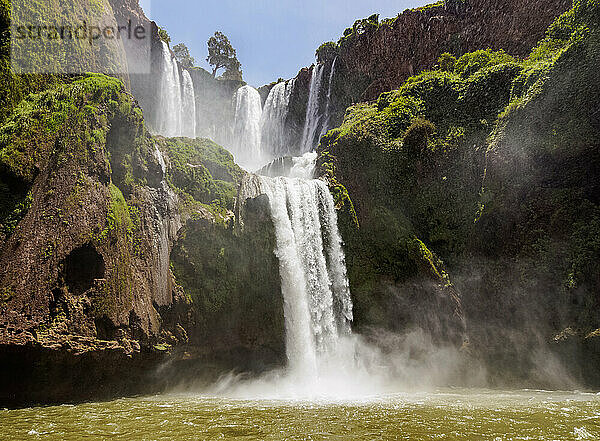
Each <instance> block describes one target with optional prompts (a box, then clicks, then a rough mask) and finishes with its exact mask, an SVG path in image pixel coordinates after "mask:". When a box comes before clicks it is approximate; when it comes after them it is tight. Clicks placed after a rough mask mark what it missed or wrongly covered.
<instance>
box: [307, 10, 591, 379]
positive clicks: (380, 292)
mask: <svg viewBox="0 0 600 441" xmlns="http://www.w3.org/2000/svg"><path fill="white" fill-rule="evenodd" d="M599 11H600V4H599V3H598V1H597V0H577V1H575V2H574V6H573V8H572V9H571V10H570V11H568V12H567V13H565V14H563V15H562V16H561V17H559V18H558V19H557V20H556V21H555V22H554V23H553V24H552V26H550V28H549V29H548V31H547V34H546V37H545V38H544V39H543V40H542V41H541V42H540V43H539V44H538V46H537V47H536V48H535V49H533V51H532V52H531V55H530V56H529V57H528V58H526V59H524V60H519V59H516V58H514V57H511V56H509V55H507V54H506V53H504V52H502V51H500V52H494V51H491V50H479V51H476V52H472V53H467V54H464V55H462V56H460V57H458V58H455V57H453V56H452V55H450V54H444V55H443V56H442V57H441V58H440V60H439V62H438V68H437V69H436V70H432V71H426V72H423V73H421V74H419V75H416V76H413V77H411V78H409V79H408V80H407V81H406V82H405V83H404V84H403V85H402V87H400V88H399V89H398V90H395V91H392V92H388V93H384V94H382V95H381V96H380V97H379V99H378V100H377V101H376V102H373V103H365V104H358V105H355V106H353V107H351V108H349V109H348V111H347V113H346V116H345V118H344V122H343V124H342V126H341V127H340V128H338V129H335V130H332V131H330V132H329V133H328V134H327V135H326V137H324V138H323V139H322V142H321V145H320V147H319V150H320V163H321V167H322V170H323V171H324V172H325V173H326V174H328V175H329V177H330V179H331V180H332V182H333V184H334V187H335V188H338V187H340V186H343V187H344V188H345V189H347V191H348V194H349V198H351V199H352V202H353V207H354V208H355V209H356V213H357V217H358V220H359V223H360V229H359V230H356V229H355V227H353V226H352V225H353V223H352V222H349V221H348V220H346V221H344V232H345V234H344V237H345V239H346V243H347V254H348V269H349V275H350V281H351V287H352V289H353V295H354V296H355V298H356V301H355V304H356V308H357V314H356V317H357V324H358V325H359V326H360V325H364V326H369V325H373V324H379V323H385V324H387V325H388V326H390V324H391V323H393V325H396V323H397V322H396V323H394V322H393V321H392V320H391V317H387V318H386V319H382V318H381V317H374V316H373V314H374V313H375V311H380V314H385V313H388V312H389V311H390V309H391V308H392V306H390V305H395V304H396V303H397V302H398V301H399V298H402V299H410V298H411V293H414V289H415V288H414V286H415V282H414V280H415V277H417V280H422V279H420V278H418V276H419V274H420V273H419V269H418V266H414V264H416V263H417V262H418V261H419V258H420V257H419V258H417V259H416V260H415V258H414V257H413V256H415V254H414V253H411V244H412V243H414V241H415V239H416V238H419V239H420V240H421V241H422V243H423V245H424V246H425V247H426V248H427V249H429V250H431V251H433V252H435V254H436V255H437V256H439V257H440V258H441V259H443V261H444V263H445V265H444V266H445V267H446V268H448V270H449V273H450V274H451V275H452V274H454V275H455V277H454V278H453V280H454V283H455V286H457V287H458V288H459V290H460V291H461V292H462V295H463V306H464V308H465V312H466V315H467V322H469V321H470V322H471V323H472V326H474V327H475V328H476V331H473V332H472V333H470V335H471V336H475V338H476V339H477V343H478V345H479V350H482V351H483V350H484V346H490V347H487V348H485V350H486V351H489V352H490V353H495V354H496V355H498V354H499V353H502V351H505V348H502V339H503V338H504V337H503V334H502V333H501V332H500V333H499V332H498V330H497V329H496V328H495V326H503V325H502V324H501V323H503V324H504V325H506V324H508V323H510V325H508V326H509V327H510V326H513V327H514V328H513V329H522V330H523V329H526V328H527V326H528V325H527V323H529V322H530V320H531V319H532V318H533V319H534V320H542V322H540V323H543V324H540V331H539V332H541V333H542V334H543V335H544V338H543V339H545V340H546V341H550V340H551V339H552V337H553V336H554V333H558V332H559V331H561V330H562V329H563V328H564V327H567V326H572V327H573V328H575V329H579V330H580V333H581V335H587V334H588V333H589V332H590V331H592V330H593V329H595V328H597V327H598V326H599V325H600V317H599V316H598V314H597V311H598V310H599V308H598V306H599V305H598V300H597V296H596V295H595V293H596V292H597V289H598V286H599V285H598V283H599V281H598V277H597V274H598V271H597V262H598V260H599V258H600V254H599V253H600V249H599V248H598V242H597V240H596V239H594V238H595V237H597V236H598V235H600V231H598V230H597V225H598V222H597V220H598V209H599V207H598V199H597V195H598V194H600V193H599V191H598V190H599V189H598V184H597V182H598V179H597V177H598V170H599V169H600V168H599V162H598V154H597V152H598V148H599V146H600V139H599V138H598V133H599V131H598V127H599V125H598V124H599V121H600V115H599V111H598V108H597V100H594V99H590V97H594V96H600V91H599V90H598V82H597V81H596V80H595V77H596V76H597V71H598V68H599V67H600V56H599V55H600V54H599V51H598V47H600V45H599V44H598V29H599V26H598V23H599V21H598V17H599ZM335 191H336V192H339V190H335ZM344 218H345V219H350V217H345V216H343V217H342V219H344ZM432 255H433V254H432ZM399 262H401V264H399ZM411 262H414V264H413V266H412V267H411ZM442 267H443V266H442ZM411 281H412V282H411ZM398 292H402V295H401V296H399V295H398V294H397V293H398ZM540 295H544V296H545V297H544V300H543V301H542V300H540V298H539V297H538V296H540ZM516 298H519V299H520V300H519V301H518V302H517V301H516V300H515V299H516ZM420 300H422V298H421V299H420ZM404 301H406V300H404ZM408 301H410V300H408ZM514 302H517V303H518V304H519V305H520V307H519V310H517V311H515V310H514ZM536 303H537V304H536ZM511 305H513V306H511ZM534 305H535V306H534ZM411 306H414V305H412V304H411ZM511 308H512V309H511ZM400 310H403V309H402V308H400ZM490 311H493V312H494V314H493V315H494V317H495V318H492V316H490V315H489V314H490ZM511 311H512V312H511ZM395 317H396V321H398V317H402V314H399V315H395ZM509 317H510V318H509ZM502 320H505V321H506V322H502ZM486 322H487V323H486ZM482 323H486V324H487V330H486V326H483V325H482ZM417 324H418V323H417ZM482 326H483V327H482ZM531 338H532V339H534V340H535V336H531ZM513 355H514V354H513ZM498 356H499V355H498ZM515 363H517V361H515ZM525 364H527V363H525ZM524 369H525V370H526V369H527V368H526V367H524Z"/></svg>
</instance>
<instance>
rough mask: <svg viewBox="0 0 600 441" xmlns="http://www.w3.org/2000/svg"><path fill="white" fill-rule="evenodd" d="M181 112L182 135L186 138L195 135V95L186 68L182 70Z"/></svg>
mask: <svg viewBox="0 0 600 441" xmlns="http://www.w3.org/2000/svg"><path fill="white" fill-rule="evenodd" d="M181 112H182V118H181V119H182V131H181V132H182V133H181V134H182V135H183V136H187V137H188V138H194V137H195V136H196V97H195V94H194V83H193V82H192V77H191V76H190V73H189V72H188V71H187V70H184V71H183V106H182V108H181Z"/></svg>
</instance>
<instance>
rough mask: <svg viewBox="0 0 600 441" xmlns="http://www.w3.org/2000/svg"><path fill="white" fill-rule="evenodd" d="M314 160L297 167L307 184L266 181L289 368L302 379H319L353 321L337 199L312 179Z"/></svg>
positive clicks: (263, 182) (290, 180) (292, 180)
mask: <svg viewBox="0 0 600 441" xmlns="http://www.w3.org/2000/svg"><path fill="white" fill-rule="evenodd" d="M310 155H311V156H310V157H309V156H305V157H304V158H303V159H304V160H303V161H301V160H298V162H297V163H296V164H295V167H296V166H297V167H296V173H297V174H298V175H299V176H301V175H304V176H302V177H301V178H300V177H299V178H285V177H277V178H268V177H261V178H260V179H261V186H262V190H263V191H264V192H265V193H266V194H267V196H268V197H269V203H270V208H271V215H272V219H273V223H274V226H275V234H276V238H277V248H276V255H277V256H278V258H279V265H280V275H281V287H282V292H283V297H284V314H285V326H286V353H287V357H288V362H289V366H288V368H289V370H290V373H292V374H293V375H296V376H298V377H300V378H302V379H311V378H312V379H314V378H316V377H317V376H318V375H319V372H320V367H321V366H320V365H321V363H322V359H323V357H327V356H328V355H330V354H331V353H332V352H335V351H337V350H338V342H339V339H340V338H341V337H342V336H344V335H349V334H350V322H351V321H352V301H351V298H350V291H349V288H348V280H347V276H346V266H345V260H344V253H343V250H342V246H341V237H340V234H339V231H338V228H337V215H336V212H335V207H334V203H333V198H332V196H331V193H330V192H329V189H328V187H327V185H326V184H325V183H324V182H323V181H321V180H317V179H307V176H306V175H308V174H310V175H312V172H313V169H314V160H315V159H316V153H311V154H310ZM313 155H314V156H313ZM311 162H312V165H311V164H310V163H311Z"/></svg>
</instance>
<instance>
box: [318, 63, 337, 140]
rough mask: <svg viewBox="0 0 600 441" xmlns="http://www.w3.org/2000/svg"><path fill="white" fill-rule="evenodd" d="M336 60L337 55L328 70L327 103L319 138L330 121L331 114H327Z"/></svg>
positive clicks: (327, 127) (325, 131)
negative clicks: (329, 70)
mask: <svg viewBox="0 0 600 441" xmlns="http://www.w3.org/2000/svg"><path fill="white" fill-rule="evenodd" d="M336 62H337V57H335V58H334V59H333V63H331V72H329V85H328V86H327V87H328V89H327V105H326V106H325V118H324V123H323V127H322V128H321V135H320V136H319V138H321V137H322V136H323V135H324V134H325V133H327V130H329V123H330V118H331V115H330V114H329V107H330V106H331V86H332V84H333V76H334V75H335V63H336Z"/></svg>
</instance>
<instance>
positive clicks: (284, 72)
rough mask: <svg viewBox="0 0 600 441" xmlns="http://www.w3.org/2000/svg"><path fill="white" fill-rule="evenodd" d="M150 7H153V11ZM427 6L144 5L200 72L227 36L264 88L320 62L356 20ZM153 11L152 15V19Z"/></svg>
mask: <svg viewBox="0 0 600 441" xmlns="http://www.w3.org/2000/svg"><path fill="white" fill-rule="evenodd" d="M148 3H149V4H150V7H148ZM428 3H432V1H423V0H370V1H364V0H255V1H252V0H250V1H248V0H218V1H210V0H209V1H206V0H204V1H197V0H169V1H165V0H153V1H152V0H142V1H141V2H140V4H142V7H144V9H145V10H146V12H147V15H149V16H150V18H151V19H152V20H154V21H156V22H157V24H158V25H159V26H161V27H163V28H165V29H166V30H167V31H168V33H169V35H170V36H171V46H173V45H175V44H177V43H185V44H186V45H187V46H188V48H189V49H190V52H191V54H192V56H193V57H194V58H195V59H196V64H197V65H198V66H201V67H204V68H205V69H207V70H208V69H209V66H208V65H207V63H206V61H205V59H206V56H207V49H206V42H207V40H208V39H209V37H210V36H211V35H212V34H214V32H215V31H217V30H218V31H222V32H224V33H225V35H227V36H228V37H229V39H230V41H231V43H232V45H233V47H234V48H235V49H236V50H237V55H238V59H239V60H240V62H241V63H242V69H243V72H244V80H245V81H247V82H248V83H249V84H250V85H252V86H255V87H258V86H261V85H263V84H268V83H270V82H271V81H274V80H277V78H280V77H281V78H285V79H287V78H292V77H294V76H296V74H297V73H298V71H299V70H300V69H301V68H302V67H304V66H309V65H310V64H312V63H313V62H314V57H315V50H316V49H317V48H318V47H319V46H320V45H321V43H323V42H325V41H331V40H334V41H337V40H338V38H339V37H340V36H341V35H342V33H343V32H344V29H346V28H347V27H350V26H352V24H353V23H354V21H355V20H357V19H360V18H365V17H368V16H370V15H371V14H374V13H378V14H380V18H386V17H395V16H396V15H398V13H400V12H402V11H404V10H405V9H409V8H414V7H418V6H423V5H425V4H428ZM148 9H149V10H150V13H148Z"/></svg>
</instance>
